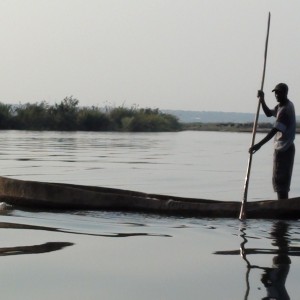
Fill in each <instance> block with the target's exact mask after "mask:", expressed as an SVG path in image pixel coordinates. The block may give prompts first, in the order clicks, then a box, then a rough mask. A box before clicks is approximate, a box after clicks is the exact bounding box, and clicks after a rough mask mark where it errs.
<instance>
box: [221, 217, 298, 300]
mask: <svg viewBox="0 0 300 300" xmlns="http://www.w3.org/2000/svg"><path fill="white" fill-rule="evenodd" d="M288 228H289V224H287V223H286V222H283V221H277V222H275V223H274V224H273V226H272V229H271V232H270V236H271V239H272V245H273V246H276V247H277V249H263V248H249V249H246V247H245V246H246V244H247V242H248V239H247V235H246V227H244V228H242V229H241V230H240V232H241V235H240V236H241V237H242V239H243V241H242V243H241V245H240V250H230V251H217V252H215V254H219V255H220V254H221V255H238V254H240V255H241V256H242V258H243V259H244V261H245V262H246V264H247V272H246V287H247V289H246V293H245V297H244V299H248V296H249V293H250V282H249V275H250V271H251V269H261V270H263V273H262V277H261V282H262V283H263V284H264V286H265V288H266V291H267V297H265V298H263V299H265V300H267V299H277V300H288V299H290V297H289V295H288V292H287V290H286V288H285V282H286V278H287V275H288V273H289V269H290V264H291V260H290V258H289V256H300V247H290V246H289V234H288ZM253 254H268V255H270V254H273V255H274V257H273V264H272V267H261V266H257V265H253V264H251V263H250V261H249V259H248V257H247V256H248V255H253Z"/></svg>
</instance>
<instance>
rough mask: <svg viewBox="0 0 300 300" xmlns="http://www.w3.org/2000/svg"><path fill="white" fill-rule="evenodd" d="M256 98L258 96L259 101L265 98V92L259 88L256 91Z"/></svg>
mask: <svg viewBox="0 0 300 300" xmlns="http://www.w3.org/2000/svg"><path fill="white" fill-rule="evenodd" d="M257 98H259V100H260V101H264V100H265V93H264V92H263V91H261V90H258V91H257Z"/></svg>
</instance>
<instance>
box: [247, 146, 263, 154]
mask: <svg viewBox="0 0 300 300" xmlns="http://www.w3.org/2000/svg"><path fill="white" fill-rule="evenodd" d="M260 147H261V145H259V144H255V145H253V146H252V147H250V148H249V153H251V154H254V153H255V152H256V151H257V150H259V149H260Z"/></svg>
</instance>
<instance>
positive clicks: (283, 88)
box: [272, 83, 289, 102]
mask: <svg viewBox="0 0 300 300" xmlns="http://www.w3.org/2000/svg"><path fill="white" fill-rule="evenodd" d="M272 92H275V97H276V99H277V101H278V102H282V101H285V100H286V99H287V94H288V92H289V87H288V86H287V85H286V84H285V83H278V84H277V85H276V86H275V88H274V89H273V90H272Z"/></svg>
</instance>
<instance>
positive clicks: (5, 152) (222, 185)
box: [0, 131, 300, 300]
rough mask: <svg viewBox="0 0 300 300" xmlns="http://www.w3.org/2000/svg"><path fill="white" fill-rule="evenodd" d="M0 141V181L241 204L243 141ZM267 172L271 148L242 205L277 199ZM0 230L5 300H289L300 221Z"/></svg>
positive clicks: (142, 219)
mask: <svg viewBox="0 0 300 300" xmlns="http://www.w3.org/2000/svg"><path fill="white" fill-rule="evenodd" d="M259 138H260V136H258V139H259ZM0 139H1V145H2V147H1V150H0V160H1V175H2V176H7V177H12V178H18V179H27V180H39V181H50V182H66V183H74V184H86V185H97V186H109V187H117V188H123V189H132V190H137V191H143V192H151V193H162V194H171V195H179V196H187V197H199V198H200V197H201V198H208V199H220V200H236V201H240V200H241V198H242V194H243V184H244V177H245V172H246V167H247V160H248V154H247V148H248V146H249V143H250V139H251V136H250V135H249V134H237V133H216V132H180V133H150V134H130V133H64V132H42V133H38V132H30V131H27V132H19V131H2V132H1V133H0ZM299 146H300V145H299ZM299 146H298V141H297V143H296V147H297V148H298V149H300V147H299ZM271 168H272V144H271V143H269V144H268V145H266V146H265V147H264V148H262V149H261V150H260V151H259V152H257V153H256V154H255V156H254V159H253V165H252V172H251V179H250V187H249V195H248V198H249V201H252V200H256V199H267V198H274V197H275V195H274V193H273V191H272V188H271V179H270V176H271ZM299 170H300V168H299V162H298V160H297V155H296V163H295V171H294V176H293V182H292V191H291V196H299V195H300V187H298V185H297V182H299V176H300V171H299ZM0 232H1V239H0V256H1V257H0V265H1V270H2V272H1V278H0V279H1V280H0V287H1V292H2V296H3V298H5V299H53V298H56V299H71V297H72V299H108V300H110V299H113V300H115V299H125V300H127V299H128V300H129V299H130V300H135V299H146V300H148V299H149V300H150V299H172V300H173V299H263V298H264V297H267V296H270V297H277V298H276V299H289V298H288V297H290V299H298V294H299V287H298V285H299V284H298V278H299V276H300V265H299V262H300V260H299V255H300V226H299V222H298V221H287V222H278V221H272V220H247V221H246V222H245V223H241V222H240V221H238V220H236V219H205V218H175V217H161V216H157V215H149V214H134V213H119V212H104V211H75V212H74V211H72V212H66V211H62V212H55V213H54V212H51V211H41V212H30V211H23V210H18V209H17V208H12V209H8V210H5V211H2V212H1V215H0Z"/></svg>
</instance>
